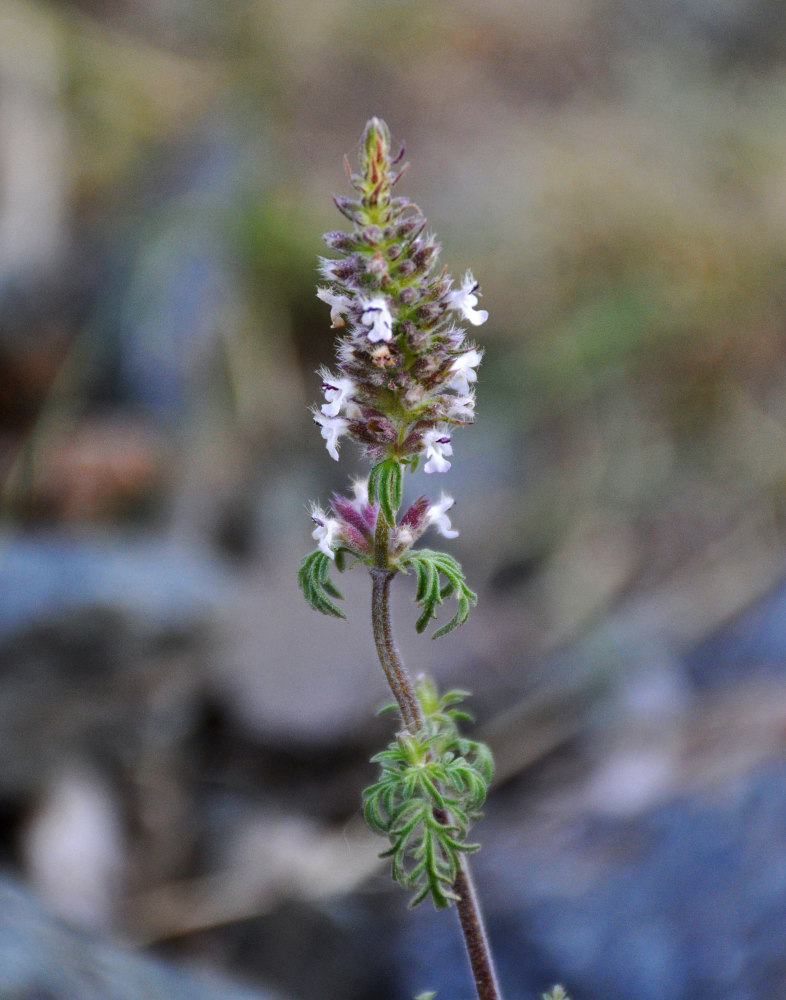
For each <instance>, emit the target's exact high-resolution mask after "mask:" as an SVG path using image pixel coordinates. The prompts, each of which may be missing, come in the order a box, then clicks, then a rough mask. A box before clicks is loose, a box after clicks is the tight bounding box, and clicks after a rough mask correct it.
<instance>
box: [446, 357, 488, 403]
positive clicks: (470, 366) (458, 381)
mask: <svg viewBox="0 0 786 1000" xmlns="http://www.w3.org/2000/svg"><path fill="white" fill-rule="evenodd" d="M482 357H483V355H482V354H481V352H480V351H479V350H477V349H476V348H475V347H473V348H472V349H471V350H469V351H465V352H464V353H463V354H459V356H458V357H457V358H456V360H455V361H454V362H453V364H452V365H451V366H450V371H451V372H452V373H453V377H452V378H451V380H450V382H448V388H450V389H455V391H456V392H457V393H459V394H460V395H462V396H466V395H468V394H469V383H470V382H477V380H478V373H477V372H476V371H475V368H476V367H477V366H478V365H479V364H480V359H481V358H482Z"/></svg>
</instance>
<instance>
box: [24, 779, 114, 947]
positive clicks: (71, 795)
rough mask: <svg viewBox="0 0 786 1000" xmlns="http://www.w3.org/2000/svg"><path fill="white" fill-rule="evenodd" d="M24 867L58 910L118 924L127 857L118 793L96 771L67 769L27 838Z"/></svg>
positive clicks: (88, 921) (82, 921)
mask: <svg viewBox="0 0 786 1000" xmlns="http://www.w3.org/2000/svg"><path fill="white" fill-rule="evenodd" d="M21 841H22V849H23V853H24V867H25V869H26V871H27V874H28V876H29V878H30V881H31V882H32V884H33V886H34V887H35V889H36V891H37V892H38V894H39V896H40V897H41V898H42V899H43V900H45V901H46V903H47V906H48V907H49V909H50V910H51V912H52V913H53V914H55V915H56V916H58V917H61V918H63V919H64V920H66V921H68V922H69V923H70V924H72V925H75V926H80V927H85V928H89V929H94V930H99V929H103V930H106V929H107V928H109V927H111V926H113V925H114V923H115V917H116V913H117V906H118V902H119V899H120V890H121V879H122V874H123V865H124V860H125V853H126V851H125V843H124V830H123V823H122V820H121V803H120V800H119V795H118V794H117V791H116V790H115V789H113V788H111V787H110V785H109V784H108V782H106V781H104V780H102V779H101V778H100V777H99V776H98V774H97V773H95V771H93V770H91V769H89V768H87V767H84V766H82V767H81V768H77V767H72V768H63V769H62V770H61V772H60V773H59V774H55V775H53V777H52V778H51V779H50V780H49V781H48V787H47V788H46V791H45V794H44V796H43V797H42V799H41V801H40V802H39V804H38V807H37V809H36V810H35V812H34V813H33V815H32V816H31V817H30V819H29V820H28V822H27V824H26V829H25V830H24V832H23V834H22V837H21Z"/></svg>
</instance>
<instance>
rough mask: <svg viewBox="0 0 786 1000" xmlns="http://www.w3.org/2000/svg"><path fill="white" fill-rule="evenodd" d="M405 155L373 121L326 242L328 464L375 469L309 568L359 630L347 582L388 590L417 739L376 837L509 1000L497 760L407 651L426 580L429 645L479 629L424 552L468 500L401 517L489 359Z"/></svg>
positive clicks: (472, 288) (403, 689)
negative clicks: (359, 570) (399, 620)
mask: <svg viewBox="0 0 786 1000" xmlns="http://www.w3.org/2000/svg"><path fill="white" fill-rule="evenodd" d="M402 156H403V149H402V151H401V152H400V153H399V154H398V156H395V157H393V156H392V154H391V144H390V133H389V131H388V128H387V126H386V125H385V123H384V122H382V121H380V120H379V119H377V118H372V119H371V120H370V121H369V122H368V124H367V125H366V129H365V132H364V134H363V138H362V140H361V150H360V172H359V173H357V174H356V173H353V172H352V171H351V170H350V168H349V165H348V164H347V172H348V173H349V177H350V181H351V184H352V186H353V188H354V189H355V191H356V193H357V196H358V197H357V198H355V199H350V198H344V197H337V198H336V199H335V202H336V205H337V207H338V208H339V210H340V211H341V212H342V213H343V215H344V216H346V218H347V219H348V220H349V222H350V223H351V225H352V228H351V231H350V232H345V231H337V232H329V233H327V234H326V235H325V242H326V243H327V245H328V247H329V248H330V249H331V250H333V251H335V252H336V253H338V254H339V257H338V258H324V259H322V260H321V262H320V272H321V275H322V278H323V281H324V284H322V285H321V286H320V287H319V289H318V291H317V295H318V296H319V298H320V299H322V301H324V302H325V303H326V304H327V305H328V306H329V307H330V318H331V324H332V328H333V329H334V330H336V332H337V349H336V355H337V357H336V365H335V368H336V370H335V372H333V371H330V370H328V369H324V368H323V369H321V370H320V372H319V374H320V377H321V379H322V389H323V393H324V399H325V401H324V403H323V404H322V405H321V406H319V407H318V408H315V409H314V420H315V422H316V423H317V424H318V425H319V427H320V428H321V433H322V437H323V438H324V440H325V444H326V446H327V450H328V453H329V454H330V456H331V457H332V458H333V459H335V460H338V458H339V447H340V446H341V444H342V442H343V439H344V438H349V439H351V440H353V441H355V442H356V444H358V445H359V446H360V448H361V449H362V451H363V453H364V455H365V456H366V457H367V458H368V459H369V460H370V462H371V469H370V472H369V474H368V478H367V479H366V480H365V481H364V480H358V481H355V482H354V483H353V488H352V495H351V496H341V495H334V496H333V498H332V501H331V503H330V507H329V509H327V510H325V509H323V508H322V507H320V506H317V505H314V506H312V508H311V516H312V518H313V521H314V524H315V528H314V532H313V537H314V540H315V541H316V543H317V547H316V549H315V550H314V551H313V552H312V553H310V555H308V556H307V557H306V558H305V559H304V560H303V563H302V565H301V567H300V572H299V575H298V580H299V583H300V586H301V589H302V590H303V594H304V596H305V598H306V600H307V601H308V602H309V603H310V604H311V606H312V607H314V608H315V609H316V610H318V611H321V612H322V613H324V614H327V615H334V616H336V617H344V614H343V612H342V610H341V609H340V607H339V606H338V604H336V601H337V600H339V599H340V598H341V593H340V591H339V590H338V588H337V587H336V585H335V583H334V582H333V580H332V578H331V571H332V570H333V569H336V570H338V571H339V572H340V571H343V570H344V569H346V568H348V566H350V565H357V564H364V565H366V566H367V567H368V568H369V571H370V574H371V580H372V626H373V631H374V639H375V644H376V648H377V653H378V655H379V660H380V663H381V666H382V668H383V670H384V672H385V675H386V677H387V680H388V683H389V685H390V688H391V691H392V692H393V695H394V697H395V707H397V708H398V711H399V713H400V716H401V723H402V728H401V730H400V732H399V733H398V734H397V736H396V738H395V739H394V740H393V742H392V743H391V744H390V746H389V747H388V748H387V749H386V750H384V751H382V752H381V753H379V754H377V755H376V756H375V757H374V758H373V759H374V762H376V763H377V764H379V766H380V775H379V778H378V780H377V782H375V784H374V785H372V786H371V787H370V788H368V789H367V790H366V792H365V793H364V812H365V816H366V819H367V821H368V823H369V825H370V826H371V828H372V829H373V830H375V831H377V832H378V833H381V834H383V835H384V836H386V837H387V838H388V840H389V842H390V848H389V849H388V850H387V851H386V852H384V856H387V857H390V859H391V863H392V873H393V877H394V878H395V879H396V881H398V882H399V883H400V884H401V885H402V886H404V887H405V888H407V889H411V890H414V897H413V899H412V905H416V904H417V903H419V902H420V901H422V900H423V899H426V898H431V900H432V902H433V903H434V905H435V906H436V907H438V908H442V907H448V906H451V905H452V904H455V906H456V910H457V912H458V916H459V920H460V924H461V928H462V931H463V934H464V939H465V943H466V947H467V953H468V956H469V960H470V965H471V968H472V972H473V976H474V979H475V983H476V987H477V991H478V996H479V997H480V998H481V1000H497V998H498V997H499V989H498V987H497V982H496V975H495V972H494V968H493V963H492V959H491V954H490V951H489V948H488V943H487V939H486V935H485V930H484V927H483V920H482V916H481V911H480V906H479V903H478V899H477V893H476V891H475V887H474V884H473V880H472V877H471V873H470V869H469V865H468V862H467V855H468V854H469V853H471V852H473V851H475V850H477V849H478V845H477V844H475V843H471V842H470V841H469V840H468V839H467V835H468V832H469V828H470V825H471V822H472V821H473V820H474V819H476V818H477V816H478V815H479V810H480V807H481V806H482V804H483V801H484V799H485V795H486V790H487V787H488V784H489V781H490V780H491V777H492V773H493V762H492V757H491V754H490V752H489V750H488V748H487V747H486V746H485V745H484V744H482V743H479V742H477V741H473V740H469V739H467V738H465V737H464V736H462V735H461V733H460V730H459V724H460V723H461V722H462V721H465V720H466V719H467V718H469V717H468V716H467V714H466V713H465V712H463V711H462V710H461V709H459V708H458V707H457V705H458V703H459V702H460V701H461V700H462V699H463V697H464V696H465V694H466V693H465V692H460V691H449V692H446V693H445V694H442V695H440V694H439V692H438V691H437V689H436V687H435V686H434V685H433V683H431V682H430V681H428V680H426V679H420V680H419V681H418V682H417V683H415V682H414V681H413V679H412V677H411V676H410V674H409V672H408V670H407V668H406V666H405V665H404V663H403V661H402V659H401V656H400V654H399V651H398V649H397V647H396V643H395V640H394V638H393V630H392V621H391V615H390V601H389V593H390V584H391V581H392V579H393V577H394V576H395V575H396V574H397V573H399V572H401V573H404V574H407V573H410V572H412V573H413V574H414V576H415V579H416V592H415V601H416V603H417V604H418V605H419V607H420V609H421V611H420V615H419V617H418V618H417V621H416V625H415V627H416V629H417V631H418V632H422V631H423V630H424V629H426V628H427V627H428V625H429V623H430V622H431V620H432V619H435V618H436V617H437V615H438V613H439V609H440V608H441V606H442V605H443V603H444V602H445V601H446V600H448V599H452V600H453V601H455V611H454V613H453V615H452V617H451V618H449V619H448V621H447V622H445V623H444V624H443V625H441V627H439V628H438V629H437V630H436V631H435V632H434V636H435V637H437V636H440V635H444V634H445V633H446V632H449V631H451V630H452V629H454V628H456V627H457V626H458V625H461V624H463V623H464V622H465V621H466V620H467V617H468V615H469V611H470V608H471V606H472V605H474V604H475V602H476V595H475V594H474V593H473V591H472V590H470V588H469V587H468V585H467V583H466V581H465V579H464V574H463V572H462V569H461V566H460V565H459V563H458V562H457V561H456V560H455V559H454V558H453V557H452V556H451V555H449V554H448V553H446V552H438V551H434V550H432V549H426V548H415V547H414V546H415V544H416V543H417V542H418V541H419V539H420V538H421V537H422V536H423V534H424V533H425V532H426V531H428V530H429V529H434V530H435V531H436V532H438V533H439V534H441V535H442V536H444V537H445V538H448V539H451V538H455V537H456V535H457V534H458V532H457V531H456V530H455V529H454V528H453V526H452V523H451V520H450V516H449V512H450V510H451V508H452V506H453V498H452V497H450V496H448V495H447V494H446V493H445V492H444V491H442V492H440V496H439V498H438V499H436V500H434V499H429V498H427V497H425V496H421V497H419V498H418V499H417V500H415V501H414V502H413V503H412V504H410V506H408V507H407V508H406V510H404V511H403V512H400V509H401V505H402V495H403V488H402V487H403V475H404V472H405V470H409V471H414V470H415V469H416V468H417V467H418V465H419V464H420V463H421V462H423V471H424V472H426V473H427V474H434V473H443V472H447V470H448V469H450V465H451V461H450V460H451V458H452V455H453V443H452V435H453V430H454V429H455V428H457V427H463V426H466V425H468V424H471V423H472V422H473V420H474V413H475V392H474V385H475V382H476V380H477V371H476V370H477V367H478V365H479V364H480V361H481V357H482V352H481V351H480V350H479V349H478V348H477V347H476V346H475V345H474V344H473V343H472V342H471V341H469V340H468V339H467V335H466V331H465V329H464V328H463V327H462V326H461V325H460V324H461V323H463V322H467V323H469V324H471V325H472V326H479V325H481V324H482V323H484V322H485V321H486V319H487V318H488V313H487V312H486V311H485V310H484V309H480V308H478V305H479V291H478V285H477V283H476V282H475V279H474V277H473V275H472V272H471V271H467V273H466V274H465V276H464V279H463V281H462V282H461V285H460V286H459V287H458V288H456V287H454V283H453V279H452V278H451V276H450V275H449V274H448V272H447V270H446V269H442V270H437V263H438V256H439V246H438V244H437V242H436V240H435V238H434V237H433V235H431V234H429V233H428V232H427V230H426V219H425V217H424V216H423V214H422V213H421V211H420V209H419V208H418V207H417V206H416V205H414V204H413V203H412V202H411V201H409V199H407V198H405V197H396V196H394V194H393V188H394V186H395V184H396V183H397V181H398V180H399V178H400V177H401V176H402V174H403V173H404V171H405V169H406V166H401V165H400V164H401V159H402Z"/></svg>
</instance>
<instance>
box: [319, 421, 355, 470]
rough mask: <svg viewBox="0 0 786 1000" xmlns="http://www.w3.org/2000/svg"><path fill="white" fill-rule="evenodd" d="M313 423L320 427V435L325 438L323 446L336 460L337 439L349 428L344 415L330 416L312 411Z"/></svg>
mask: <svg viewBox="0 0 786 1000" xmlns="http://www.w3.org/2000/svg"><path fill="white" fill-rule="evenodd" d="M314 423H315V424H319V425H320V426H321V428H322V437H323V438H324V439H325V446H326V447H327V450H328V454H329V455H330V457H331V458H332V459H334V461H336V462H337V461H338V439H339V438H340V437H341V436H342V434H346V433H347V430H348V429H349V421H348V420H347V419H346V417H338V416H330V415H328V414H325V413H316V412H315V413H314Z"/></svg>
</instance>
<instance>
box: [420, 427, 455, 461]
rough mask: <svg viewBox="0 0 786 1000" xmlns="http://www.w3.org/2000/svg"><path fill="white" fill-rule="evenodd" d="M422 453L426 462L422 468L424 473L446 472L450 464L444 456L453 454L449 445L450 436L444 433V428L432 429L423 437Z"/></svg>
mask: <svg viewBox="0 0 786 1000" xmlns="http://www.w3.org/2000/svg"><path fill="white" fill-rule="evenodd" d="M423 451H424V452H425V454H426V458H427V459H428V461H427V462H426V464H425V465H424V466H423V471H424V472H447V471H448V469H449V468H450V462H449V461H448V460H447V458H445V456H446V455H452V454H453V448H452V446H451V444H450V435H449V434H446V433H445V430H444V428H439V427H432V428H431V429H430V430H427V431H426V433H425V434H424V435H423Z"/></svg>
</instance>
